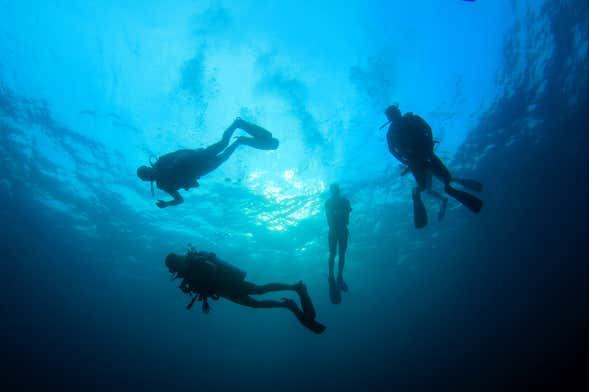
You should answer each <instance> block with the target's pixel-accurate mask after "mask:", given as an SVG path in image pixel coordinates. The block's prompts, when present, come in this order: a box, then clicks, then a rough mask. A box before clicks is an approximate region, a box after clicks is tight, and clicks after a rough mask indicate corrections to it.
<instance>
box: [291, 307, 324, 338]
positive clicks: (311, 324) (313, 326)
mask: <svg viewBox="0 0 589 392" xmlns="http://www.w3.org/2000/svg"><path fill="white" fill-rule="evenodd" d="M282 301H283V302H284V303H285V304H286V306H287V307H288V309H290V310H291V311H292V312H293V313H294V315H295V316H296V318H297V319H298V320H299V322H300V323H301V324H303V325H304V326H305V327H307V328H308V329H310V330H311V331H313V332H315V333H316V334H320V333H322V332H323V331H325V325H323V324H321V323H319V322H317V321H315V320H314V319H312V318H309V317H307V316H306V315H305V313H303V312H301V310H300V309H299V307H298V306H297V304H296V303H295V302H294V301H293V300H292V299H288V298H282Z"/></svg>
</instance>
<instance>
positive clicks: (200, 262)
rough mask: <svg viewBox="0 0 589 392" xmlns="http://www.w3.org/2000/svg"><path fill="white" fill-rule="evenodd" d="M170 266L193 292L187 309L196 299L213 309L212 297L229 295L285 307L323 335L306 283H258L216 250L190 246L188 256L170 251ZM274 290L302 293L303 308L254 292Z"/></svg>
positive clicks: (257, 304) (260, 304) (205, 308)
mask: <svg viewBox="0 0 589 392" xmlns="http://www.w3.org/2000/svg"><path fill="white" fill-rule="evenodd" d="M166 266H167V267H168V270H169V271H170V273H171V274H172V280H175V279H178V278H180V279H182V282H181V283H180V289H181V290H182V291H183V292H185V293H187V294H189V295H191V296H192V300H191V301H190V303H189V304H188V305H187V309H190V308H192V305H193V304H194V302H195V301H196V300H199V301H201V302H202V311H203V312H204V313H209V312H210V305H209V302H208V299H209V298H211V299H214V300H218V299H219V298H225V299H228V300H229V301H232V302H234V303H236V304H239V305H243V306H248V307H251V308H284V309H288V310H290V311H291V312H292V313H293V314H294V315H295V317H296V318H297V319H298V320H299V322H300V323H301V324H302V325H304V326H305V327H307V328H308V329H310V330H311V331H313V332H315V333H317V334H320V333H322V332H323V331H324V330H325V326H323V325H322V324H320V323H319V322H317V321H315V307H314V306H313V302H311V297H309V293H308V292H307V287H306V285H305V284H304V283H303V282H298V283H295V284H284V283H269V284H265V285H257V284H254V283H250V282H248V281H246V280H245V275H246V273H245V272H244V271H242V270H240V269H239V268H237V267H235V266H233V265H231V264H229V263H227V262H225V261H223V260H221V259H219V258H218V257H217V256H216V255H215V254H214V253H209V252H202V251H201V252H199V251H196V250H195V249H193V248H189V250H188V252H187V254H186V255H184V256H181V255H177V254H174V253H170V254H169V255H168V256H167V257H166ZM273 291H294V292H296V293H297V294H298V296H299V299H300V302H301V307H302V310H301V308H299V306H298V305H297V304H296V302H295V301H294V300H292V299H288V298H282V300H281V301H276V300H257V299H254V298H252V297H251V296H252V295H261V294H266V293H270V292H273Z"/></svg>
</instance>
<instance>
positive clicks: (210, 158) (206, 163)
mask: <svg viewBox="0 0 589 392" xmlns="http://www.w3.org/2000/svg"><path fill="white" fill-rule="evenodd" d="M240 145H241V142H240V141H239V140H236V141H234V142H233V143H231V145H230V146H229V147H227V148H226V149H225V150H223V152H222V153H220V154H206V155H204V156H203V158H202V161H201V162H200V166H201V168H202V169H201V174H200V176H204V175H206V174H208V173H210V172H212V171H213V170H215V169H217V168H218V167H219V166H221V165H222V164H223V163H224V162H225V161H226V160H227V159H229V157H230V156H231V154H233V153H234V152H235V150H236V149H237V147H239V146H240ZM209 148H210V147H209ZM205 151H206V150H205ZM207 152H208V151H207Z"/></svg>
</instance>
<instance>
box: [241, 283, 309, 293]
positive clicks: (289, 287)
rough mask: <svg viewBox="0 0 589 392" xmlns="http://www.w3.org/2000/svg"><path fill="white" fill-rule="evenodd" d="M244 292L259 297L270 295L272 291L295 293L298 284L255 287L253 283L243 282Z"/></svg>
mask: <svg viewBox="0 0 589 392" xmlns="http://www.w3.org/2000/svg"><path fill="white" fill-rule="evenodd" d="M245 283H246V285H245V286H244V289H245V292H246V293H247V294H248V295H260V294H266V293H270V292H272V291H297V290H298V284H284V283H268V284H262V285H257V284H254V283H249V282H245Z"/></svg>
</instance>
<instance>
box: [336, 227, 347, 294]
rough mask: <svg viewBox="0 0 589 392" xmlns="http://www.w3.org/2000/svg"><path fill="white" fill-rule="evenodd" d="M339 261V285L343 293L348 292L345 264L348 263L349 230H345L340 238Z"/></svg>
mask: <svg viewBox="0 0 589 392" xmlns="http://www.w3.org/2000/svg"><path fill="white" fill-rule="evenodd" d="M338 242H339V260H338V274H337V284H338V286H339V287H340V289H342V291H345V292H347V291H348V285H347V284H346V282H345V281H344V276H343V273H344V264H345V262H346V250H347V249H348V229H347V228H346V229H344V231H342V233H340V235H339V238H338Z"/></svg>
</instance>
